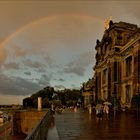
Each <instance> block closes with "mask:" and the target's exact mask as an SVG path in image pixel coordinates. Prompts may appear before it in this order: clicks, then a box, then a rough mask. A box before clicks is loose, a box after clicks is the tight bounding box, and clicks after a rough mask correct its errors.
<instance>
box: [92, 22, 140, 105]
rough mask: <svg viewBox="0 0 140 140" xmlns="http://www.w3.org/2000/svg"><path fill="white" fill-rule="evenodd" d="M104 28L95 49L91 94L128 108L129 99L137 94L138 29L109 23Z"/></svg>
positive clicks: (139, 67)
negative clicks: (116, 101) (93, 86)
mask: <svg viewBox="0 0 140 140" xmlns="http://www.w3.org/2000/svg"><path fill="white" fill-rule="evenodd" d="M108 27H109V28H106V30H105V31H104V35H103V37H102V39H101V41H99V40H97V42H96V46H95V49H96V64H95V66H94V71H95V75H94V77H95V85H96V86H95V93H96V96H97V99H102V100H107V99H110V98H111V97H113V96H114V97H116V98H117V99H118V100H119V102H120V104H121V106H122V107H123V106H127V107H130V105H131V99H132V97H133V95H136V94H140V28H138V26H137V25H134V24H130V23H125V22H118V23H113V22H112V21H110V22H109V26H108Z"/></svg>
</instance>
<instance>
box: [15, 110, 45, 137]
mask: <svg viewBox="0 0 140 140" xmlns="http://www.w3.org/2000/svg"><path fill="white" fill-rule="evenodd" d="M46 113H47V110H43V111H37V110H30V111H17V112H16V113H15V115H14V116H13V130H14V134H20V133H24V134H27V135H28V134H29V133H30V132H31V131H32V129H33V128H34V127H35V126H36V125H37V124H38V123H39V121H40V120H41V119H42V117H43V116H44V115H45V114H46Z"/></svg>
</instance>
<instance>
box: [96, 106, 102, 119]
mask: <svg viewBox="0 0 140 140" xmlns="http://www.w3.org/2000/svg"><path fill="white" fill-rule="evenodd" d="M102 107H103V106H102V105H101V104H97V105H96V107H95V109H96V120H97V122H98V121H99V120H102V114H103V108H102Z"/></svg>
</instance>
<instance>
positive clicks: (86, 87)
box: [82, 78, 95, 108]
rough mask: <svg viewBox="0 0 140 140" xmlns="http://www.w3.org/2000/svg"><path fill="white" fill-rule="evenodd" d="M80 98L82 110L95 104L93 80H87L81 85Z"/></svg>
mask: <svg viewBox="0 0 140 140" xmlns="http://www.w3.org/2000/svg"><path fill="white" fill-rule="evenodd" d="M82 96H83V98H84V108H86V107H88V105H93V104H94V103H95V86H94V78H92V79H89V80H88V81H87V82H86V83H83V88H82Z"/></svg>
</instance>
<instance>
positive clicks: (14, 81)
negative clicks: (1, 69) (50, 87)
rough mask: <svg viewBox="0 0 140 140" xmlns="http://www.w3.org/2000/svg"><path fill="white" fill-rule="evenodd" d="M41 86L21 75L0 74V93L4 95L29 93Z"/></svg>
mask: <svg viewBox="0 0 140 140" xmlns="http://www.w3.org/2000/svg"><path fill="white" fill-rule="evenodd" d="M40 88H41V87H40V86H39V85H38V84H36V83H33V82H30V81H29V80H26V79H23V78H21V77H8V76H6V75H2V74H0V93H1V94H4V95H29V94H32V93H34V92H36V91H38V90H39V89H40Z"/></svg>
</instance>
